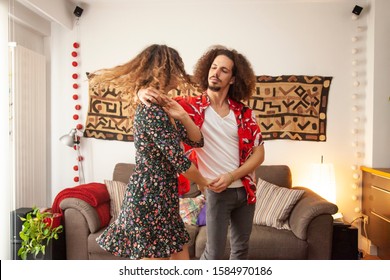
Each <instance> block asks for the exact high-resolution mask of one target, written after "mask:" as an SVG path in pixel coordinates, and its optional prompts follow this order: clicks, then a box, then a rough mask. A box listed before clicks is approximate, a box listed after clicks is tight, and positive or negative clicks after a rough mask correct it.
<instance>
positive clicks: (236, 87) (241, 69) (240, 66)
mask: <svg viewBox="0 0 390 280" xmlns="http://www.w3.org/2000/svg"><path fill="white" fill-rule="evenodd" d="M219 55H225V56H227V57H228V58H230V59H231V60H232V61H233V63H234V66H233V69H232V70H233V76H234V77H235V82H234V83H233V84H231V85H230V87H229V92H228V96H229V97H230V98H232V99H234V100H236V101H246V100H248V99H249V98H250V97H251V96H252V94H253V93H254V90H255V87H256V76H255V74H254V72H253V69H252V66H251V64H250V62H249V61H248V60H247V59H246V57H245V56H244V55H242V54H240V53H238V52H237V51H236V50H234V49H233V50H229V49H227V48H225V47H223V46H216V47H214V48H212V49H210V50H208V51H207V52H206V53H205V54H204V55H203V56H202V57H201V58H200V59H199V60H198V62H197V63H196V65H195V67H194V75H193V81H194V82H196V83H197V84H198V86H199V87H200V89H201V90H203V91H205V90H206V89H207V87H208V76H209V70H210V67H211V65H212V63H213V61H214V59H215V58H216V57H217V56H219Z"/></svg>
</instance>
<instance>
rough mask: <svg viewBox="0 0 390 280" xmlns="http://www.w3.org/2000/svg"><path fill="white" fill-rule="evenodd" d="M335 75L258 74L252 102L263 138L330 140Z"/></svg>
mask: <svg viewBox="0 0 390 280" xmlns="http://www.w3.org/2000/svg"><path fill="white" fill-rule="evenodd" d="M331 81H332V77H320V76H295V75H292V76H277V77H271V76H258V77H257V85H256V92H255V93H254V95H253V96H252V98H251V99H250V100H249V102H248V105H249V106H250V107H251V108H252V109H253V110H254V112H255V114H256V117H257V121H258V123H259V125H260V128H261V131H262V134H263V138H264V139H265V140H273V139H291V140H304V141H326V119H327V114H326V110H327V105H328V95H329V88H330V83H331Z"/></svg>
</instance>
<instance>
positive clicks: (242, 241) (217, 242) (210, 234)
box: [200, 187, 255, 260]
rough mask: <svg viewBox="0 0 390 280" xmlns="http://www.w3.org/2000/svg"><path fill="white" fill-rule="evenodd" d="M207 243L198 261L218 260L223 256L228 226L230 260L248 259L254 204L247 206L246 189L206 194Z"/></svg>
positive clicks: (207, 192)
mask: <svg viewBox="0 0 390 280" xmlns="http://www.w3.org/2000/svg"><path fill="white" fill-rule="evenodd" d="M206 204H207V207H206V225H207V242H206V248H205V250H204V252H203V254H202V256H201V258H200V259H201V260H220V259H222V258H223V255H224V253H225V246H226V240H227V233H228V228H229V225H230V246H231V252H230V259H231V260H245V259H247V258H248V249H249V247H248V246H249V237H250V234H251V231H252V224H253V215H254V211H255V204H247V195H246V191H245V188H244V187H242V188H232V189H227V190H225V191H223V192H221V193H215V192H213V191H210V190H206Z"/></svg>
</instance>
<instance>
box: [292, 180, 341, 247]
mask: <svg viewBox="0 0 390 280" xmlns="http://www.w3.org/2000/svg"><path fill="white" fill-rule="evenodd" d="M294 189H300V190H305V193H304V194H303V196H302V198H301V199H300V200H299V201H298V203H297V204H296V205H295V207H294V208H293V210H292V212H291V215H290V218H289V223H290V227H291V230H292V232H293V233H294V234H295V236H297V237H298V238H300V239H302V240H306V239H307V238H308V228H309V225H310V223H311V222H312V221H313V220H314V219H315V218H316V217H318V216H320V215H326V214H327V215H333V214H335V213H337V211H338V208H337V206H336V205H335V204H333V203H331V202H329V201H327V200H325V199H324V198H322V197H321V196H319V195H318V194H316V193H315V192H313V191H312V190H310V189H308V188H304V187H294Z"/></svg>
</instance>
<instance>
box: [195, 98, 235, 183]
mask: <svg viewBox="0 0 390 280" xmlns="http://www.w3.org/2000/svg"><path fill="white" fill-rule="evenodd" d="M201 131H202V134H203V138H204V146H203V147H202V148H196V153H197V156H198V168H199V171H200V172H201V173H202V175H203V176H204V177H206V178H209V179H214V178H215V177H217V176H218V175H221V174H225V173H227V172H230V171H233V170H235V169H237V168H238V167H239V163H240V157H239V156H240V155H239V148H238V129H237V121H236V118H235V116H234V112H233V111H232V110H230V111H229V114H228V115H227V116H225V117H223V118H222V117H221V116H220V115H218V113H217V112H215V111H214V109H213V108H212V107H211V106H209V107H208V108H207V109H206V111H205V117H204V122H203V125H202V128H201ZM239 187H242V182H241V179H238V180H236V181H234V182H233V183H232V184H231V185H230V186H229V188H239Z"/></svg>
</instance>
